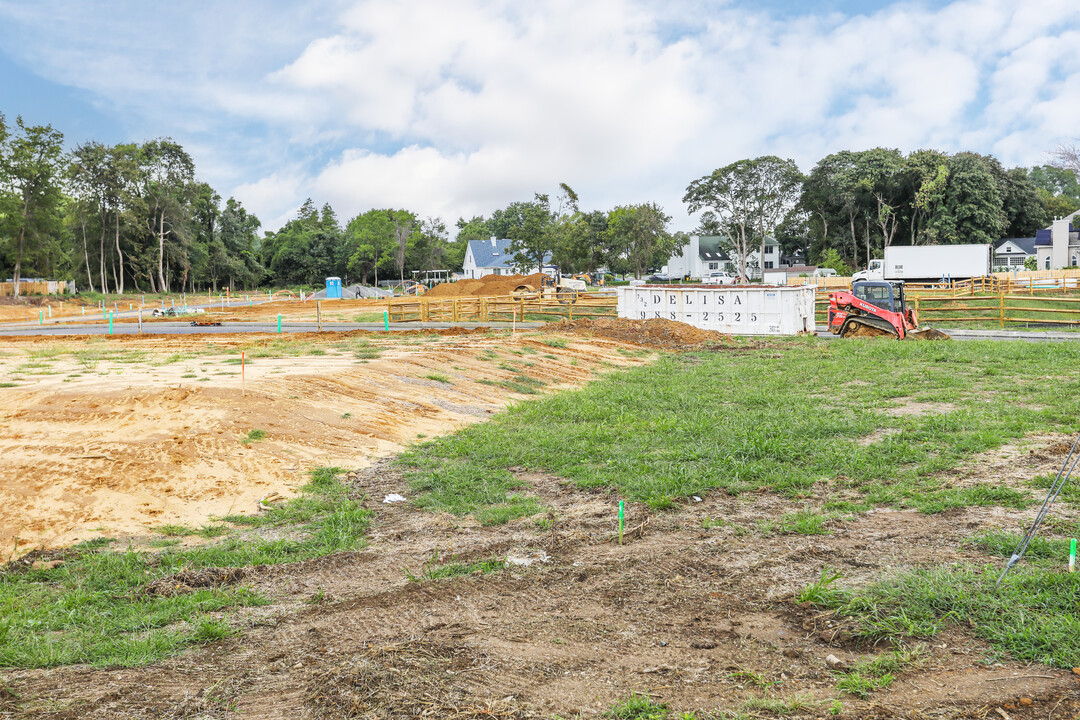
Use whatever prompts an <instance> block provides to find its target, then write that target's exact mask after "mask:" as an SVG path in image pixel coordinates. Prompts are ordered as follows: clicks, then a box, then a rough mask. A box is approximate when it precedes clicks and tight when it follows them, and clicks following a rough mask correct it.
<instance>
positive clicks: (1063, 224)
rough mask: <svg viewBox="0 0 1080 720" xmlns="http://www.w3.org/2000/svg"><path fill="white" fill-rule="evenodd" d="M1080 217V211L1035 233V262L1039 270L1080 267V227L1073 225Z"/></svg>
mask: <svg viewBox="0 0 1080 720" xmlns="http://www.w3.org/2000/svg"><path fill="white" fill-rule="evenodd" d="M1078 215H1080V210H1077V211H1076V212H1074V213H1072V214H1071V215H1066V216H1065V217H1063V218H1060V219H1058V220H1055V221H1054V222H1053V223H1052V224H1051V225H1050V227H1048V228H1044V229H1042V230H1037V231H1036V232H1035V260H1036V266H1037V267H1038V269H1039V270H1060V269H1061V268H1064V267H1076V266H1080V227H1077V226H1076V225H1074V224H1073V223H1074V221H1076V220H1077V216H1078Z"/></svg>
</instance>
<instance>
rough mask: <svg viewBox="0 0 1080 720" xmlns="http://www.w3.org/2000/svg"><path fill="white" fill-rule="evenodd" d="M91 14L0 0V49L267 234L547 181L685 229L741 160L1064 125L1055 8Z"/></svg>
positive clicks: (459, 5) (737, 6)
mask: <svg viewBox="0 0 1080 720" xmlns="http://www.w3.org/2000/svg"><path fill="white" fill-rule="evenodd" d="M110 7H111V9H112V12H107V13H102V12H101V10H100V7H98V6H96V5H94V6H90V5H85V4H83V3H79V2H75V1H74V0H68V1H66V2H65V1H64V0H44V1H43V2H41V3H35V4H34V5H29V4H25V3H16V2H5V0H0V21H5V24H7V25H8V27H9V29H8V30H7V31H6V32H5V31H4V30H3V29H0V40H3V41H4V42H5V50H6V51H8V52H11V53H12V54H15V55H18V56H19V57H20V59H21V61H23V62H25V63H27V64H30V65H31V66H33V67H35V68H38V69H39V71H40V72H41V73H42V74H43V75H45V76H47V77H49V78H51V79H53V80H56V81H58V82H65V83H68V84H71V85H74V86H77V87H82V88H86V89H88V90H89V91H91V92H92V93H94V94H95V96H96V97H98V98H100V101H99V102H100V103H101V104H105V105H108V104H110V103H112V104H114V105H116V106H118V107H121V108H123V109H124V114H125V115H126V116H127V117H128V118H130V119H131V120H130V121H129V122H130V123H131V124H132V125H133V126H134V127H137V128H139V129H140V130H144V129H145V128H152V129H153V130H152V132H149V133H146V136H156V135H166V134H169V135H173V136H174V137H176V138H177V139H178V140H179V141H180V142H182V143H184V144H185V146H188V147H189V148H193V152H197V154H196V160H197V162H198V163H199V166H200V168H201V169H203V168H205V169H208V170H209V171H210V173H211V174H210V176H208V177H207V178H206V179H208V180H209V181H210V182H212V183H215V182H223V183H227V186H225V187H224V188H223V189H222V194H224V195H228V194H230V192H231V193H232V194H235V195H236V196H237V197H238V198H240V199H241V200H242V201H244V202H245V204H246V205H247V206H248V207H249V208H251V209H252V210H253V211H254V212H256V213H257V214H258V215H259V216H260V217H261V218H263V219H264V220H265V221H266V224H267V226H269V227H273V226H274V224H275V223H277V222H280V220H281V219H282V218H285V217H288V215H289V214H290V213H292V212H295V209H296V208H297V207H299V205H300V203H301V202H302V201H303V200H304V198H305V197H307V196H309V195H310V196H311V197H313V198H314V199H315V200H316V202H317V203H320V204H321V203H322V202H323V201H330V202H331V203H332V204H333V205H334V207H335V209H337V210H338V213H339V215H340V216H341V217H342V218H343V219H347V218H348V217H350V216H351V215H353V214H355V213H357V212H361V211H363V210H365V209H367V208H369V207H373V206H390V205H392V206H396V207H408V208H410V209H414V210H416V211H417V212H419V213H421V214H424V215H429V214H438V215H442V216H443V217H444V218H445V219H446V220H447V221H448V222H450V223H452V222H453V220H454V219H455V218H456V217H457V216H459V215H471V214H479V213H484V214H488V213H490V212H491V211H492V210H493V209H495V208H497V207H500V206H502V205H504V204H505V203H507V202H510V201H512V200H516V199H527V198H529V197H531V195H532V193H533V192H536V191H539V192H553V191H554V190H555V188H556V186H557V184H558V183H559V182H563V181H565V182H568V183H569V184H570V185H572V186H573V187H574V188H575V189H576V190H577V191H578V192H579V194H580V195H581V196H582V198H583V200H584V202H585V204H586V206H587V207H598V208H606V207H611V206H614V205H616V204H625V203H629V202H642V201H646V200H655V201H657V202H660V203H661V204H662V205H664V206H665V207H666V209H667V210H668V212H669V213H671V214H673V215H675V216H676V217H677V218H679V219H680V224H681V225H682V226H683V227H689V226H690V223H689V221H687V220H686V219H685V218H683V217H682V215H683V213H682V205H681V202H680V199H681V195H682V192H683V189H684V188H685V187H686V185H687V184H688V183H689V182H690V181H691V180H693V179H694V178H696V177H698V176H700V175H702V174H704V173H707V172H710V171H711V170H713V169H715V168H717V167H720V166H722V165H725V164H728V163H730V162H733V161H735V160H738V159H740V158H743V157H753V156H756V155H761V154H778V155H781V156H784V157H793V158H795V159H796V160H797V161H798V162H799V163H800V165H801V166H802V167H803V168H804V169H809V167H810V166H811V165H812V164H813V163H814V162H816V161H817V160H818V159H820V158H821V157H823V156H824V155H826V154H828V153H830V152H835V151H838V150H842V149H863V148H867V147H873V146H887V147H899V148H900V149H902V150H905V151H910V150H914V149H918V148H921V147H936V148H939V149H942V150H946V151H958V150H963V149H972V150H976V151H978V152H988V153H996V154H998V155H999V157H1000V158H1001V159H1002V161H1003V162H1005V163H1006V164H1018V163H1020V164H1029V163H1037V162H1043V161H1044V160H1045V153H1046V152H1047V151H1048V150H1050V149H1052V148H1053V147H1054V146H1056V145H1057V144H1058V143H1059V142H1061V141H1062V140H1067V139H1069V138H1070V137H1072V136H1074V135H1075V134H1076V133H1077V132H1078V131H1077V129H1076V124H1075V121H1074V119H1073V113H1074V112H1075V110H1074V109H1075V108H1076V107H1080V88H1078V84H1080V80H1078V78H1080V53H1077V52H1076V48H1077V47H1078V46H1080V6H1078V5H1077V4H1076V3H1075V0H1030V1H1029V2H1025V3H1015V2H1012V1H1011V0H958V1H957V2H953V3H951V4H948V5H946V6H944V7H941V8H929V7H926V6H924V5H921V4H915V3H898V4H894V5H892V6H888V7H885V8H884V9H882V10H879V11H876V12H868V13H866V14H864V15H859V16H854V17H847V16H844V15H841V14H837V13H833V14H829V15H815V14H814V13H812V12H807V11H805V10H803V9H802V8H803V6H801V5H798V4H796V5H795V7H796V8H797V9H798V10H799V11H802V12H803V14H802V15H795V16H781V15H778V14H770V13H769V12H768V11H766V10H761V9H759V8H758V7H757V6H755V5H753V4H751V3H749V2H746V1H743V2H729V3H726V4H721V5H717V4H711V3H698V2H689V1H688V2H679V3H662V2H646V1H645V0H640V1H638V0H593V1H591V2H580V0H577V1H573V0H548V1H547V2H537V3H520V2H513V0H460V1H459V2H454V3H446V2H438V1H435V0H408V1H404V2H397V1H392V0H351V1H347V0H338V2H336V3H334V4H331V5H325V4H322V5H320V8H322V9H321V10H320V11H317V12H313V11H311V10H305V9H304V7H303V6H294V5H291V4H285V3H278V4H270V5H267V4H265V3H261V2H256V1H255V0H239V1H238V2H236V3H228V4H212V3H210V2H209V0H202V1H201V2H196V3H194V5H191V4H185V7H184V8H182V9H179V8H176V9H172V10H168V9H166V10H162V9H160V8H158V7H157V6H154V7H153V8H149V9H148V6H147V5H146V4H138V3H135V2H134V0H129V2H125V3H122V4H120V5H119V6H110ZM326 8H329V9H328V10H327V9H326ZM54 20H55V22H54ZM163 25H164V26H167V28H168V30H169V32H165V33H163V32H162V27H163ZM103 37H108V38H109V39H110V41H109V42H103V41H102V40H101V38H103ZM8 48H11V50H8ZM144 132H145V130H144ZM133 139H139V138H133ZM195 149H197V151H196V150H195ZM230 167H231V170H230Z"/></svg>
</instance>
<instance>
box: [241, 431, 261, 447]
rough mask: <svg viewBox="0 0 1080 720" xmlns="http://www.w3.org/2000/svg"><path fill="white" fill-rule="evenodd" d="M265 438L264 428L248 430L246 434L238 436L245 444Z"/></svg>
mask: <svg viewBox="0 0 1080 720" xmlns="http://www.w3.org/2000/svg"><path fill="white" fill-rule="evenodd" d="M265 439H266V431H265V430H248V432H247V435H245V436H244V437H242V438H240V442H242V443H244V444H245V445H247V444H249V443H253V442H259V441H260V440H265Z"/></svg>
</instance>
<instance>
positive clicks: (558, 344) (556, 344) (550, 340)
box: [540, 337, 570, 350]
mask: <svg viewBox="0 0 1080 720" xmlns="http://www.w3.org/2000/svg"><path fill="white" fill-rule="evenodd" d="M540 342H542V343H544V344H545V345H547V346H548V347H553V348H559V349H560V350H565V349H566V348H568V347H570V343H569V342H567V340H566V338H557V337H546V338H541V339H540Z"/></svg>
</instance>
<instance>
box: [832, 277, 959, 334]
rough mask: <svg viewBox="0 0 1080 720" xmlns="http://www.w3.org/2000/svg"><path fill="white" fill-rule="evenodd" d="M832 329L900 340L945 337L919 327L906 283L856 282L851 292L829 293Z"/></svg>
mask: <svg viewBox="0 0 1080 720" xmlns="http://www.w3.org/2000/svg"><path fill="white" fill-rule="evenodd" d="M829 332H831V333H832V334H833V335H839V336H840V337H845V338H846V337H894V338H896V339H897V340H926V339H945V338H948V337H949V336H948V335H946V334H945V333H943V332H940V331H938V330H933V329H931V328H922V327H919V319H918V317H916V315H915V310H914V309H913V308H910V307H908V306H907V302H906V299H905V298H904V283H902V282H899V281H880V280H869V281H857V282H854V283H852V285H851V292H847V291H845V290H841V291H840V292H834V293H830V294H829Z"/></svg>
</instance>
